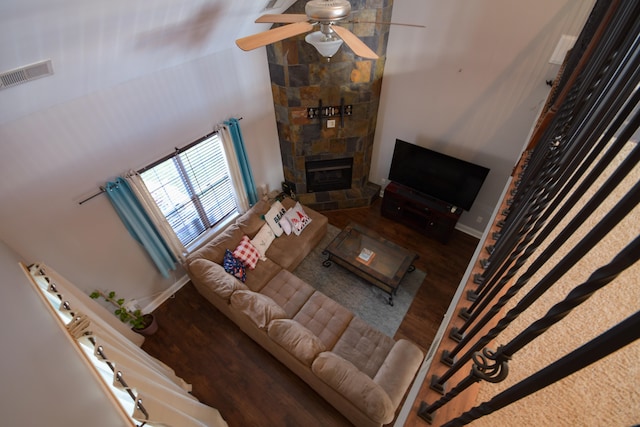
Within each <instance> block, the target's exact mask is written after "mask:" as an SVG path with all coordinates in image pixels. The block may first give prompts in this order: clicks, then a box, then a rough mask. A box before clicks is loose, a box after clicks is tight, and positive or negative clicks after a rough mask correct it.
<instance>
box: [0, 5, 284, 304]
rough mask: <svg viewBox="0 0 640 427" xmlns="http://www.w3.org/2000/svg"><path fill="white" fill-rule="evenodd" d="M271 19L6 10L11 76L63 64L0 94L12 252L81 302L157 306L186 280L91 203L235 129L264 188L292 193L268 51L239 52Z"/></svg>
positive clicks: (131, 9)
mask: <svg viewBox="0 0 640 427" xmlns="http://www.w3.org/2000/svg"><path fill="white" fill-rule="evenodd" d="M262 6H263V5H257V4H255V2H253V1H250V0H245V1H241V2H233V3H231V2H224V1H221V0H216V1H208V2H205V1H190V0H183V1H168V0H165V1H163V0H160V1H158V2H151V3H146V2H145V3H144V4H140V3H131V2H128V1H112V0H109V1H106V0H94V1H92V2H90V4H89V3H87V2H84V1H80V0H65V1H62V2H57V3H56V5H55V7H54V6H53V5H52V4H50V2H48V1H45V0H32V1H29V2H24V1H10V2H3V3H2V5H1V6H0V40H1V41H0V71H5V70H9V69H12V68H15V67H17V66H20V65H25V64H29V63H32V62H35V61H38V60H41V59H47V58H51V59H52V60H53V64H54V70H55V74H54V75H53V76H51V77H46V78H41V79H39V80H36V81H33V82H30V83H26V84H22V85H19V86H15V87H11V88H8V89H5V90H3V91H2V92H0V141H2V155H1V157H0V200H1V201H2V206H1V207H0V239H1V240H4V241H5V243H6V244H7V245H8V246H10V247H11V248H12V249H14V250H15V251H16V252H18V253H19V254H20V255H21V256H22V257H23V258H24V259H25V260H26V261H27V262H37V261H42V262H46V263H47V264H48V265H50V266H52V267H53V268H54V269H56V270H57V271H59V272H60V273H61V274H63V275H64V276H66V277H67V278H69V279H70V280H71V281H72V282H74V283H76V284H77V286H78V287H79V288H81V289H84V290H87V291H90V290H93V289H96V288H98V289H115V290H117V291H119V293H120V295H122V296H124V297H129V298H136V299H138V300H139V301H140V303H141V304H142V305H143V306H144V305H146V304H147V303H149V302H150V300H151V299H152V298H153V297H154V296H157V295H158V294H159V293H160V292H162V291H164V290H166V289H167V288H169V287H170V286H171V285H172V284H173V283H174V282H175V281H176V280H178V279H179V278H180V277H181V276H182V275H183V274H184V272H183V271H182V270H178V271H177V272H176V273H175V277H171V278H169V279H164V278H163V277H162V276H161V275H160V274H159V273H158V272H157V270H156V268H155V266H154V265H153V263H152V262H151V261H150V259H149V258H148V256H147V255H146V253H145V251H144V250H143V249H142V248H141V247H139V245H138V244H137V243H136V242H135V241H134V240H133V239H132V238H131V237H130V236H129V235H128V233H127V231H126V229H125V228H124V226H123V225H122V223H121V222H120V220H119V218H118V217H117V215H116V214H115V212H114V210H113V209H112V207H111V205H110V204H109V201H108V200H107V198H106V196H104V195H101V196H98V197H96V198H94V199H92V200H91V201H89V202H87V203H85V204H83V205H79V203H78V202H79V201H80V200H82V199H84V198H86V197H88V196H90V195H92V194H94V193H96V192H97V191H98V187H99V186H100V185H102V184H103V183H104V182H105V181H106V180H108V179H112V178H113V177H115V176H117V175H119V174H121V173H123V172H125V171H127V170H128V169H139V168H141V167H142V166H145V165H146V164H149V163H150V162H152V161H154V160H156V159H158V158H160V157H162V156H164V155H166V154H169V153H171V152H172V151H173V150H174V147H181V146H184V145H186V144H188V143H189V142H191V141H193V140H195V139H197V138H199V137H200V136H202V135H204V134H206V133H209V132H210V131H211V129H212V127H213V126H214V125H215V124H217V123H219V122H221V121H223V120H225V119H227V118H229V117H231V116H236V117H237V116H242V117H243V121H242V122H241V125H242V131H243V135H244V137H245V141H246V143H247V147H248V152H249V160H250V162H251V165H252V167H253V170H254V176H255V179H256V181H257V184H262V183H266V184H268V185H269V186H270V188H275V187H277V186H279V184H280V182H281V181H282V166H281V161H280V154H279V148H278V147H279V145H278V137H277V132H276V126H275V121H274V111H273V103H272V98H271V89H270V82H269V76H268V70H267V66H266V57H265V50H264V49H260V50H257V51H252V52H243V51H241V50H240V49H238V48H237V47H236V46H235V44H234V40H235V38H236V37H239V36H243V35H246V34H248V33H251V32H255V31H259V30H262V29H264V26H258V25H256V24H252V21H253V18H255V16H257V15H258V14H259V12H260V10H261V7H262ZM243 26H244V27H243ZM245 27H246V28H245ZM243 28H244V29H243Z"/></svg>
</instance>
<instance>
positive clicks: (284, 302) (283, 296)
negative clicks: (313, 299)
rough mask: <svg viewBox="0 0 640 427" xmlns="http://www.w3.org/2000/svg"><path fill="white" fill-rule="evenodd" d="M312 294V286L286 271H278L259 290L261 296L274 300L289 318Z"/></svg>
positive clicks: (313, 290)
mask: <svg viewBox="0 0 640 427" xmlns="http://www.w3.org/2000/svg"><path fill="white" fill-rule="evenodd" d="M314 292H315V289H314V288H313V286H311V285H309V284H308V283H306V282H305V281H303V280H302V279H300V278H299V277H297V276H295V275H294V274H293V273H291V272H290V271H287V270H280V272H279V273H278V274H276V275H275V277H274V278H273V279H271V280H269V282H268V283H267V284H266V285H265V286H264V287H263V288H262V289H260V293H261V294H264V295H266V296H268V297H269V298H271V299H272V300H274V301H275V302H276V303H277V304H278V305H279V306H280V307H282V308H284V311H286V312H287V315H288V316H289V317H291V318H293V316H295V315H296V314H297V313H298V311H300V308H301V307H302V306H303V305H304V303H306V302H307V300H308V299H309V297H310V296H311V294H313V293H314Z"/></svg>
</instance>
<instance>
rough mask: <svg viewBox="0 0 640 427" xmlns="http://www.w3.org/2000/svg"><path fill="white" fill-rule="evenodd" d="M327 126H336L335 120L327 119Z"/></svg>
mask: <svg viewBox="0 0 640 427" xmlns="http://www.w3.org/2000/svg"><path fill="white" fill-rule="evenodd" d="M327 127H328V128H334V127H336V121H335V120H327Z"/></svg>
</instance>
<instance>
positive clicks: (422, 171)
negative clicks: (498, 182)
mask: <svg viewBox="0 0 640 427" xmlns="http://www.w3.org/2000/svg"><path fill="white" fill-rule="evenodd" d="M488 173H489V169H487V168H485V167H483V166H480V165H476V164H473V163H470V162H467V161H464V160H461V159H457V158H455V157H451V156H448V155H446V154H442V153H438V152H437V151H433V150H430V149H428V148H424V147H420V146H418V145H415V144H411V143H409V142H406V141H401V140H399V139H396V146H395V148H394V150H393V158H392V159H391V168H390V170H389V180H391V181H394V182H396V183H398V184H402V185H404V186H406V187H409V188H412V189H414V190H416V191H419V192H420V193H423V194H426V195H428V196H431V197H435V198H436V199H439V200H442V201H443V202H447V203H449V204H451V205H453V206H457V207H459V208H462V209H464V210H467V211H468V210H470V209H471V206H472V205H473V202H474V200H475V199H476V196H477V195H478V192H479V191H480V188H481V187H482V184H483V183H484V180H485V179H486V177H487V174H488Z"/></svg>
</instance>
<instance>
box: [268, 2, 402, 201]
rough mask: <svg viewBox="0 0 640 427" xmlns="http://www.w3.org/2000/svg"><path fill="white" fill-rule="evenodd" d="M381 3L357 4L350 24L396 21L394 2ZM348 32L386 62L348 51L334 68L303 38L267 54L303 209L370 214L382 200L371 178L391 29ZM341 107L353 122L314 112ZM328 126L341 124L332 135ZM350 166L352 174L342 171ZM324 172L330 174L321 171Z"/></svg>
mask: <svg viewBox="0 0 640 427" xmlns="http://www.w3.org/2000/svg"><path fill="white" fill-rule="evenodd" d="M305 3H306V2H305V1H298V2H296V3H295V4H294V5H293V6H292V7H291V8H290V9H289V10H288V11H287V13H304V5H305ZM375 3H376V4H375V5H372V4H371V2H364V1H352V2H351V6H352V17H351V18H352V19H353V20H360V21H369V22H375V21H378V22H379V21H390V20H391V9H392V6H393V1H392V0H383V1H379V2H375ZM343 26H345V27H347V28H348V29H349V30H351V31H352V32H353V33H354V34H356V35H357V36H358V37H359V38H360V39H361V40H363V41H364V42H365V43H366V44H367V45H368V46H369V47H370V48H372V49H373V50H374V51H375V52H376V53H377V54H378V55H379V58H378V59H377V60H370V59H363V58H360V57H357V56H355V55H354V54H353V52H352V51H351V49H349V47H348V46H346V45H344V44H343V45H342V47H341V48H340V49H339V50H338V52H337V53H336V54H335V55H334V56H333V57H332V58H331V59H330V60H329V61H327V59H326V58H323V57H322V56H320V55H319V54H318V52H317V51H316V49H315V48H314V47H313V46H311V45H309V44H308V43H306V42H305V41H304V34H303V35H301V36H298V37H293V38H289V39H286V40H283V41H281V42H278V43H273V44H271V45H268V46H267V57H268V61H269V73H270V76H271V90H272V94H273V102H274V107H275V112H276V122H277V126H278V137H279V142H280V154H281V158H282V165H283V173H284V179H285V181H287V182H288V183H290V184H292V185H293V187H294V188H295V192H296V194H297V196H298V199H299V200H300V202H301V203H303V204H306V205H308V206H311V207H312V208H314V209H317V210H330V209H344V208H350V207H360V206H368V205H370V204H371V203H372V202H373V201H374V200H375V199H376V198H377V197H378V195H379V193H380V186H379V185H377V184H374V183H371V182H369V171H370V169H371V158H372V153H373V140H374V132H375V129H376V119H377V114H378V104H379V101H380V87H381V84H382V74H383V70H384V62H385V54H386V48H387V41H388V35H389V25H379V24H362V23H360V24H347V23H345V24H343ZM341 105H345V106H347V105H348V106H351V110H350V111H349V113H350V114H349V115H345V116H344V117H340V116H334V117H329V118H326V117H322V118H319V117H318V116H311V117H310V116H309V115H308V111H307V110H308V109H309V108H319V107H320V106H341ZM328 120H334V126H333V127H329V123H328ZM344 159H349V160H348V162H349V166H350V167H349V168H347V167H345V165H344V164H341V162H345V160H344ZM318 162H319V163H318ZM323 164H324V165H326V167H325V168H324V170H316V169H318V167H317V165H323ZM309 166H311V169H312V173H311V174H309ZM321 169H322V168H321ZM347 174H350V182H349V183H347V182H346V180H347ZM312 179H315V180H316V182H311V181H310V180H312ZM310 183H311V184H310Z"/></svg>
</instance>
